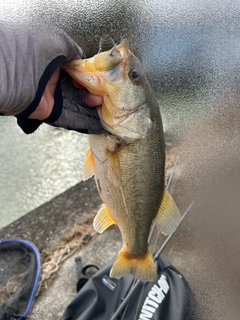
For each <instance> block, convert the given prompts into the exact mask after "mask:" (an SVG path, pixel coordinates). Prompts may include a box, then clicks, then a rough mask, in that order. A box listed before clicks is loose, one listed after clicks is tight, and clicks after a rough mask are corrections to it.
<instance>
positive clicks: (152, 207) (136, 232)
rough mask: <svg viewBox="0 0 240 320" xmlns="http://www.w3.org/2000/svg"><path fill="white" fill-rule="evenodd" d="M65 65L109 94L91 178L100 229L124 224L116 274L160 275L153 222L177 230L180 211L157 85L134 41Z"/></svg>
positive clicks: (90, 159) (91, 154)
mask: <svg viewBox="0 0 240 320" xmlns="http://www.w3.org/2000/svg"><path fill="white" fill-rule="evenodd" d="M63 69H64V70H65V71H66V72H68V74H69V75H70V76H71V77H72V78H73V79H75V80H76V81H78V82H79V83H80V84H82V85H83V86H85V87H86V88H87V89H88V90H89V91H90V92H91V93H93V94H97V95H101V96H103V99H104V103H103V105H102V106H101V107H98V108H97V111H98V114H99V117H100V119H101V123H102V126H103V127H104V128H105V129H106V130H107V131H108V132H109V134H108V133H106V134H101V135H89V144H90V147H89V148H88V149H87V151H86V160H85V165H84V171H83V179H84V180H86V179H88V178H90V177H91V176H93V175H94V176H95V181H96V184H97V188H98V192H99V195H100V197H101V199H102V201H103V206H102V207H101V209H100V210H99V211H98V213H97V215H96V217H95V219H94V228H95V229H96V230H97V231H98V232H100V233H101V232H103V231H104V230H105V229H107V228H108V227H109V226H111V225H113V224H116V225H117V226H118V227H119V229H120V231H121V234H122V238H123V246H122V249H121V250H120V252H119V253H118V255H117V258H116V260H115V262H114V264H113V266H112V269H111V272H110V276H111V277H116V278H119V277H121V276H123V275H125V274H128V273H131V274H133V275H134V276H136V277H137V278H139V279H141V280H154V279H155V278H156V271H155V267H154V261H153V258H152V254H151V252H150V250H149V247H148V236H149V231H150V228H151V225H152V223H153V221H154V222H156V224H157V226H158V227H159V228H160V230H161V231H162V232H163V233H164V234H171V233H172V232H173V231H174V230H175V229H176V227H177V225H178V223H179V220H180V214H179V210H178V208H177V206H176V204H175V203H174V200H173V198H172V197H171V196H170V194H169V193H168V192H167V190H166V189H165V179H164V177H165V142H164V133H163V126H162V120H161V115H160V109H159V106H158V103H157V101H156V99H155V98H154V94H153V92H152V89H151V87H150V85H149V83H148V81H147V79H146V77H145V75H144V73H143V70H142V67H141V64H140V62H139V60H138V59H137V57H136V56H135V55H134V54H133V53H132V52H131V51H130V49H129V47H128V45H127V42H126V41H123V42H122V43H120V44H119V45H117V46H114V48H113V49H111V50H109V51H105V52H101V53H98V54H97V55H95V56H94V57H92V58H90V59H85V60H75V61H71V62H69V63H67V64H65V65H64V66H63Z"/></svg>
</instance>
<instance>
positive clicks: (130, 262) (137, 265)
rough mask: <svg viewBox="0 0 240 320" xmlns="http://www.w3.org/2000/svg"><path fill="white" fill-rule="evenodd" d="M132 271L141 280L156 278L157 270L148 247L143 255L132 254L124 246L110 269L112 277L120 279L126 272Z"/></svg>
mask: <svg viewBox="0 0 240 320" xmlns="http://www.w3.org/2000/svg"><path fill="white" fill-rule="evenodd" d="M129 273H131V274H132V275H134V276H135V277H136V278H138V279H139V280H143V281H151V280H156V277H157V276H156V270H155V266H154V261H153V257H152V254H151V252H150V250H149V248H148V249H147V251H146V253H145V254H144V255H143V256H140V257H137V256H131V255H129V254H128V253H127V252H126V251H125V249H124V248H122V249H121V250H120V251H119V253H118V255H117V258H116V260H115V262H114V264H113V266H112V269H111V271H110V277H112V278H117V279H119V278H120V277H122V276H124V275H125V274H129Z"/></svg>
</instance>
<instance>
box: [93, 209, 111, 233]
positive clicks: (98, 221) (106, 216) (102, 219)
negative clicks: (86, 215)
mask: <svg viewBox="0 0 240 320" xmlns="http://www.w3.org/2000/svg"><path fill="white" fill-rule="evenodd" d="M115 223H116V222H115V220H114V219H113V217H112V215H111V213H110V211H109V209H108V208H107V206H106V205H105V204H103V205H102V207H101V208H100V209H99V211H98V213H97V215H96V217H95V218H94V220H93V228H94V229H95V230H96V231H97V232H99V233H103V231H105V230H106V229H107V228H108V227H110V226H111V225H113V224H115Z"/></svg>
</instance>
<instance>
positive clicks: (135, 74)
mask: <svg viewBox="0 0 240 320" xmlns="http://www.w3.org/2000/svg"><path fill="white" fill-rule="evenodd" d="M129 78H130V80H131V81H132V82H133V84H135V85H138V84H140V80H141V74H140V72H139V71H138V70H136V69H132V70H131V71H130V72H129Z"/></svg>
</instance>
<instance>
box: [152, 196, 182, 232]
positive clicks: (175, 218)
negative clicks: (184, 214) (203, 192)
mask: <svg viewBox="0 0 240 320" xmlns="http://www.w3.org/2000/svg"><path fill="white" fill-rule="evenodd" d="M180 219H181V215H180V212H179V209H178V207H177V205H176V203H175V202H174V200H173V198H172V196H171V195H170V194H169V192H168V191H167V190H165V191H164V194H163V198H162V201H161V205H160V208H159V210H158V213H157V215H156V217H155V219H154V220H155V222H156V225H157V227H159V229H160V231H161V232H162V233H163V234H165V235H169V234H172V233H173V232H174V231H175V230H176V229H177V226H178V224H179V222H180Z"/></svg>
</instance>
